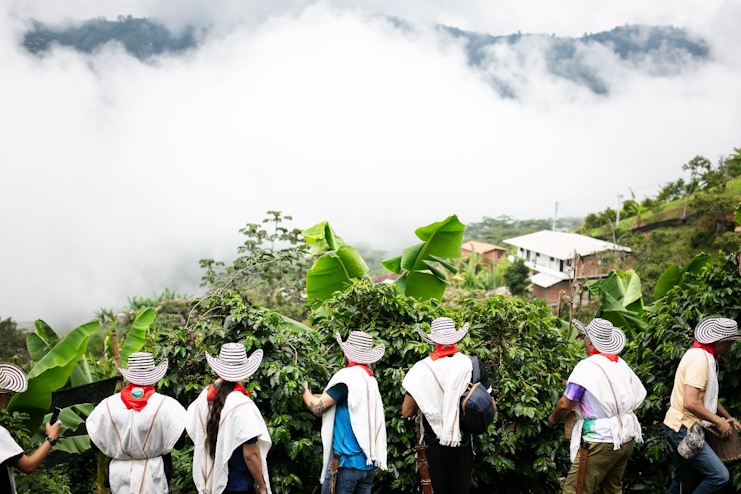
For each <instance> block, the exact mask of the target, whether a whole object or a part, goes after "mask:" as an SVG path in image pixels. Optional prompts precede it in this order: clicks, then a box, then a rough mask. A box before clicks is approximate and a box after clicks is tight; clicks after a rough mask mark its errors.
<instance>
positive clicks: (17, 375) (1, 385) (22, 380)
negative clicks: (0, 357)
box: [0, 362, 28, 393]
mask: <svg viewBox="0 0 741 494" xmlns="http://www.w3.org/2000/svg"><path fill="white" fill-rule="evenodd" d="M27 389H28V379H26V374H24V373H23V371H22V370H21V368H20V367H18V366H17V365H13V364H9V363H6V362H0V393H8V392H11V393H23V392H24V391H25V390H27Z"/></svg>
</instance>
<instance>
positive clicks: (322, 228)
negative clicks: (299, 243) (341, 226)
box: [301, 221, 368, 302]
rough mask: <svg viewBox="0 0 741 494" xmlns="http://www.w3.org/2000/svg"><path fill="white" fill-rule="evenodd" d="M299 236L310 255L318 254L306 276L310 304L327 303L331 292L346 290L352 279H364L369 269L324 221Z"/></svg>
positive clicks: (356, 251)
mask: <svg viewBox="0 0 741 494" xmlns="http://www.w3.org/2000/svg"><path fill="white" fill-rule="evenodd" d="M301 234H302V235H303V236H304V239H305V240H306V243H308V244H309V245H310V246H311V253H312V254H315V255H319V257H318V258H317V259H316V260H315V261H314V265H313V266H312V267H311V269H309V272H308V273H307V275H306V296H307V297H308V299H309V302H312V301H317V300H318V301H324V300H327V299H328V298H329V297H331V296H332V294H333V293H334V292H336V291H342V290H343V289H344V288H345V287H347V285H348V284H349V283H350V282H351V281H352V280H353V279H358V278H364V277H366V276H367V274H368V266H367V265H366V264H365V261H363V258H362V257H361V256H360V253H359V252H358V250H357V249H356V248H355V247H351V246H349V245H347V244H345V242H344V241H343V240H342V239H341V238H340V237H338V236H337V235H336V234H335V233H334V230H332V227H331V226H329V223H327V222H326V221H323V222H321V223H318V224H316V225H314V226H312V227H311V228H308V229H306V230H304V231H303V232H301Z"/></svg>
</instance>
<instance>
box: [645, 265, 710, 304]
mask: <svg viewBox="0 0 741 494" xmlns="http://www.w3.org/2000/svg"><path fill="white" fill-rule="evenodd" d="M712 261H713V257H712V256H710V255H708V254H698V255H696V256H695V257H693V258H692V259H690V262H688V263H687V264H685V266H684V267H683V268H680V267H679V266H670V267H669V268H668V269H667V270H666V271H664V273H663V274H662V275H661V277H659V280H658V281H657V282H656V288H654V299H657V300H658V299H660V298H661V297H663V296H664V295H666V294H667V293H668V292H669V290H671V289H672V288H674V287H675V286H678V285H679V286H684V284H683V283H682V278H683V277H684V275H685V273H694V274H697V273H699V272H701V271H702V270H703V269H704V268H705V266H707V265H708V264H709V263H711V262H712Z"/></svg>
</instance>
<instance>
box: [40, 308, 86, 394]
mask: <svg viewBox="0 0 741 494" xmlns="http://www.w3.org/2000/svg"><path fill="white" fill-rule="evenodd" d="M99 326H100V323H99V322H98V321H91V322H89V323H86V324H83V325H82V326H79V327H77V328H75V329H73V330H72V332H70V333H69V334H68V335H67V336H65V337H64V338H63V339H61V340H60V341H59V343H57V344H56V345H54V348H52V349H51V351H50V352H49V353H47V354H46V355H44V357H43V358H42V359H41V360H39V361H38V362H37V363H36V365H34V366H33V369H31V372H29V373H28V378H29V379H32V378H34V377H41V378H42V379H44V380H45V381H46V382H47V384H48V385H49V389H50V390H51V391H54V390H57V389H59V388H61V387H62V386H64V385H65V384H66V383H67V380H68V379H69V376H70V374H71V373H72V370H73V369H74V368H75V366H76V365H77V362H79V361H80V359H81V358H82V356H83V355H85V351H86V350H87V344H88V341H90V335H92V334H93V333H95V331H97V329H98V327H99Z"/></svg>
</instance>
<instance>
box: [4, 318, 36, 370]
mask: <svg viewBox="0 0 741 494" xmlns="http://www.w3.org/2000/svg"><path fill="white" fill-rule="evenodd" d="M0 341H2V342H3V344H2V345H1V346H0V361H2V362H11V361H12V362H15V363H19V364H21V363H23V362H28V360H29V358H30V357H31V356H30V355H29V353H28V349H27V348H26V333H25V332H24V331H23V330H20V329H18V326H17V324H16V322H15V321H13V319H12V318H10V317H9V318H7V319H3V318H1V317H0Z"/></svg>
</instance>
